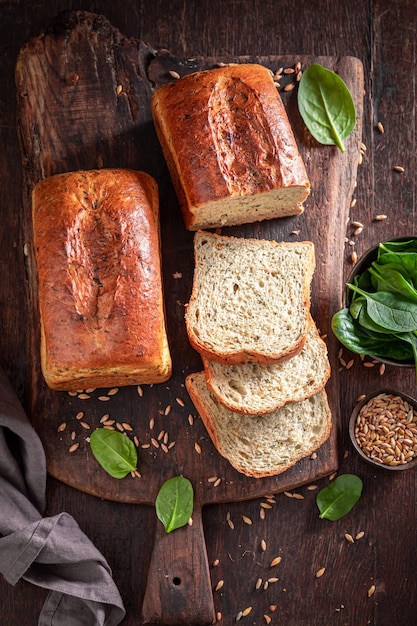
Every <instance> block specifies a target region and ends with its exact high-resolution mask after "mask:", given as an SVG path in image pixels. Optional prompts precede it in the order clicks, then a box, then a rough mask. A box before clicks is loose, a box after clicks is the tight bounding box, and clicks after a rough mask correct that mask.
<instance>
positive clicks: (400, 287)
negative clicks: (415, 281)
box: [369, 263, 417, 302]
mask: <svg viewBox="0 0 417 626" xmlns="http://www.w3.org/2000/svg"><path fill="white" fill-rule="evenodd" d="M400 267H401V266H399V267H393V266H392V264H390V265H382V266H380V265H378V264H377V263H373V264H372V265H371V267H370V268H369V272H370V274H371V276H372V283H373V285H374V287H375V290H376V291H389V292H391V293H398V294H399V295H400V296H403V297H404V298H408V299H409V300H412V301H414V302H417V290H416V289H415V288H414V287H413V285H412V283H411V284H410V282H409V281H408V279H407V278H406V277H405V276H404V274H403V273H401V270H400Z"/></svg>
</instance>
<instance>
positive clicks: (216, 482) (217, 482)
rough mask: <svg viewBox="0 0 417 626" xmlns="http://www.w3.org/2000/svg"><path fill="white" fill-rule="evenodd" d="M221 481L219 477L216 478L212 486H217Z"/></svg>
mask: <svg viewBox="0 0 417 626" xmlns="http://www.w3.org/2000/svg"><path fill="white" fill-rule="evenodd" d="M221 482H222V479H221V478H218V479H217V480H215V481H214V483H213V487H218V486H219V485H220V483H221Z"/></svg>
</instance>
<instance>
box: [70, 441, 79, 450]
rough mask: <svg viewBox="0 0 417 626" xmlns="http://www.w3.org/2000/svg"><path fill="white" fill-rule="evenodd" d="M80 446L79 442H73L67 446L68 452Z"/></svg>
mask: <svg viewBox="0 0 417 626" xmlns="http://www.w3.org/2000/svg"><path fill="white" fill-rule="evenodd" d="M79 447H80V444H79V443H78V442H77V443H73V444H72V446H71V447H70V448H69V452H75V451H76V450H78V448H79Z"/></svg>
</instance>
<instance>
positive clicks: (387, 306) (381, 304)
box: [348, 283, 417, 332]
mask: <svg viewBox="0 0 417 626" xmlns="http://www.w3.org/2000/svg"><path fill="white" fill-rule="evenodd" d="M348 286H349V287H350V288H351V289H352V290H353V291H356V293H359V294H361V295H362V296H364V297H365V298H366V304H367V311H368V314H369V317H371V318H372V319H373V320H374V322H376V323H377V324H379V325H380V326H384V327H385V328H386V329H388V330H392V331H394V332H407V331H409V330H415V329H416V328H417V303H413V302H410V301H409V300H406V299H405V298H402V297H398V296H395V295H394V294H392V293H390V292H388V291H378V292H375V293H368V292H366V291H363V290H362V289H360V288H359V287H356V286H355V285H352V284H351V283H349V284H348Z"/></svg>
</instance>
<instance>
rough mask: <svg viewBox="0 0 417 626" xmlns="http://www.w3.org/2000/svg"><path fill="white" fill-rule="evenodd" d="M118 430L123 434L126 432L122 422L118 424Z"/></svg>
mask: <svg viewBox="0 0 417 626" xmlns="http://www.w3.org/2000/svg"><path fill="white" fill-rule="evenodd" d="M116 428H117V430H120V432H121V433H123V432H124V428H123V424H121V423H120V422H116Z"/></svg>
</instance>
